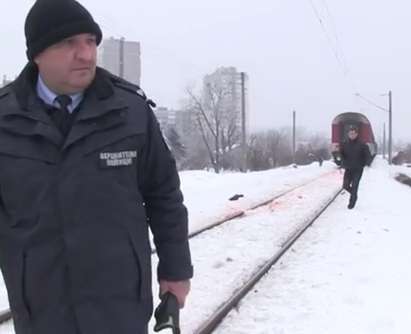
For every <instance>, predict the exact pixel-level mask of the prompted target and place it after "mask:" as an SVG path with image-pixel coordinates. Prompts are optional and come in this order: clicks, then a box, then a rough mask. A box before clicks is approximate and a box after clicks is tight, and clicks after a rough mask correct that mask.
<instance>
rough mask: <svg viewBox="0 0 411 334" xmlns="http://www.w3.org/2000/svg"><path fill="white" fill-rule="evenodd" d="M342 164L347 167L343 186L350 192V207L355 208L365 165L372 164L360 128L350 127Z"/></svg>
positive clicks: (342, 148)
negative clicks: (360, 135) (362, 140)
mask: <svg viewBox="0 0 411 334" xmlns="http://www.w3.org/2000/svg"><path fill="white" fill-rule="evenodd" d="M340 153H341V166H342V167H343V168H345V173H344V181H343V188H344V189H345V190H347V191H348V192H349V193H350V200H349V203H348V209H353V208H354V206H355V204H356V202H357V198H358V195H357V193H358V186H359V184H360V180H361V176H362V173H363V170H364V167H365V166H369V165H370V164H371V160H372V158H371V154H370V149H369V148H368V146H367V145H366V144H364V143H362V142H361V141H360V139H359V138H358V128H357V127H355V126H352V127H350V129H349V131H348V140H347V141H346V142H344V143H343V144H342V146H341V151H340Z"/></svg>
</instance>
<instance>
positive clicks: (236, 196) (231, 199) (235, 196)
mask: <svg viewBox="0 0 411 334" xmlns="http://www.w3.org/2000/svg"><path fill="white" fill-rule="evenodd" d="M241 197H244V195H242V194H235V195H234V196H233V197H230V198H229V200H230V201H236V200H238V199H239V198H241Z"/></svg>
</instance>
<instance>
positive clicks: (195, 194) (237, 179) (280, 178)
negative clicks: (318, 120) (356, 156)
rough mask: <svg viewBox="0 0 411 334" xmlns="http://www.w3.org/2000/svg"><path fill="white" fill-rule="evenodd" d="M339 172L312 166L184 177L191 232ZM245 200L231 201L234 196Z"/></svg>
mask: <svg viewBox="0 0 411 334" xmlns="http://www.w3.org/2000/svg"><path fill="white" fill-rule="evenodd" d="M332 170H335V165H334V164H333V163H331V162H324V164H323V166H322V167H321V168H320V167H319V166H318V163H313V164H311V165H309V166H299V167H298V168H294V167H292V166H288V167H281V168H277V169H272V170H268V171H262V172H250V173H245V174H243V173H228V172H224V173H221V174H215V173H213V172H206V171H184V172H181V173H180V178H181V188H182V190H183V193H184V203H185V205H186V206H187V208H188V213H189V221H190V232H195V231H197V230H199V229H201V228H202V227H205V226H208V225H210V223H213V222H216V221H218V220H221V219H223V218H225V217H229V216H231V215H233V214H235V213H238V212H241V211H243V210H247V209H249V208H251V207H253V206H255V205H257V204H259V203H262V202H264V201H267V200H270V199H272V198H273V197H275V196H277V195H279V194H281V193H283V192H284V191H287V190H288V189H290V188H292V187H295V186H297V185H301V184H303V183H305V182H308V181H310V180H312V179H314V178H316V177H318V176H320V175H323V174H324V173H326V172H328V171H332ZM236 194H241V195H244V197H242V198H240V199H239V200H237V201H229V198H230V197H232V196H233V195H236Z"/></svg>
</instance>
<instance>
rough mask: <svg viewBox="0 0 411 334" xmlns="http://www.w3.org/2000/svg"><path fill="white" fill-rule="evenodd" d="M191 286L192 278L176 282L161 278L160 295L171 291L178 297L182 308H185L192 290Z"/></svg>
mask: <svg viewBox="0 0 411 334" xmlns="http://www.w3.org/2000/svg"><path fill="white" fill-rule="evenodd" d="M190 286H191V283H190V280H186V281H176V282H173V281H165V280H160V295H162V294H164V293H166V292H167V291H169V292H171V293H172V294H173V295H175V296H176V297H177V300H178V304H179V305H180V308H183V307H184V303H185V301H186V298H187V295H188V293H189V292H190Z"/></svg>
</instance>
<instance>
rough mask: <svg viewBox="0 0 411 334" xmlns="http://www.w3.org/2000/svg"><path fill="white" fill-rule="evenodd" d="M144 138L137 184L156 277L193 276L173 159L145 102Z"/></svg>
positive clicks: (186, 224) (183, 208)
mask: <svg viewBox="0 0 411 334" xmlns="http://www.w3.org/2000/svg"><path fill="white" fill-rule="evenodd" d="M147 109H148V110H147V112H148V120H147V132H146V141H145V144H144V147H143V149H142V152H141V156H140V165H139V170H138V173H139V186H140V190H141V193H142V196H143V199H144V202H145V208H146V214H147V219H148V224H149V226H150V228H151V231H152V233H153V236H154V243H155V246H156V249H157V254H158V257H159V265H158V268H157V272H158V279H166V280H170V281H179V280H185V279H189V278H191V277H192V276H193V267H192V265H191V256H190V249H189V243H188V215H187V209H186V208H185V206H184V205H183V195H182V193H181V190H180V179H179V176H178V172H177V168H176V164H175V160H174V158H173V156H172V154H171V152H170V150H169V149H168V147H167V144H166V143H165V141H164V139H163V136H162V133H161V130H160V127H159V124H158V122H157V120H156V118H155V116H154V113H153V111H152V110H151V108H150V107H149V106H147Z"/></svg>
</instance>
